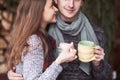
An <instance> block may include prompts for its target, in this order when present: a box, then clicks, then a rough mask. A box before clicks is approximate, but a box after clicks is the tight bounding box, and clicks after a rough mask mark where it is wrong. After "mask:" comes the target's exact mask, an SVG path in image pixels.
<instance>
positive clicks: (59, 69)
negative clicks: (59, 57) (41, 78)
mask: <svg viewBox="0 0 120 80" xmlns="http://www.w3.org/2000/svg"><path fill="white" fill-rule="evenodd" d="M51 67H54V69H55V70H56V71H57V72H59V73H60V72H61V71H62V70H63V68H62V66H61V65H59V64H57V63H56V62H55V61H54V62H53V63H52V65H51Z"/></svg>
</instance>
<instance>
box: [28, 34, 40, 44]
mask: <svg viewBox="0 0 120 80" xmlns="http://www.w3.org/2000/svg"><path fill="white" fill-rule="evenodd" d="M41 42H42V41H41V38H40V37H39V36H38V35H37V34H32V35H31V36H30V37H29V38H28V40H27V44H28V45H29V46H35V45H38V44H41Z"/></svg>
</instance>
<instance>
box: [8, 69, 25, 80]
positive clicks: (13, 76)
mask: <svg viewBox="0 0 120 80" xmlns="http://www.w3.org/2000/svg"><path fill="white" fill-rule="evenodd" d="M14 69H15V67H14ZM14 69H13V70H10V71H8V73H7V76H8V79H9V80H24V79H23V77H22V75H21V74H17V73H15V72H14Z"/></svg>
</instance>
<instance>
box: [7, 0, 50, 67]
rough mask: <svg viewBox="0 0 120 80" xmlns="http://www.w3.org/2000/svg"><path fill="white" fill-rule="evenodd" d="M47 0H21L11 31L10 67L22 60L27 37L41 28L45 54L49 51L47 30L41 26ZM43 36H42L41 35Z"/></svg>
mask: <svg viewBox="0 0 120 80" xmlns="http://www.w3.org/2000/svg"><path fill="white" fill-rule="evenodd" d="M45 3H46V0H20V3H19V5H18V8H17V14H16V18H15V22H14V24H13V31H12V33H11V41H10V44H9V47H8V52H9V54H10V55H9V59H8V69H12V68H13V66H15V65H16V64H18V63H19V62H21V53H22V51H23V49H24V48H25V46H27V43H26V41H27V39H28V37H29V36H30V35H32V34H33V33H35V32H36V31H37V30H39V31H40V32H41V33H42V35H44V36H43V38H41V39H42V41H43V44H44V46H45V49H44V52H45V54H46V53H47V52H48V47H47V43H46V41H45V36H46V34H45V31H44V30H43V29H42V28H41V27H40V25H41V19H42V12H43V10H44V6H45ZM41 37H42V36H41Z"/></svg>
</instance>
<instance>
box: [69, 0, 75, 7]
mask: <svg viewBox="0 0 120 80" xmlns="http://www.w3.org/2000/svg"><path fill="white" fill-rule="evenodd" d="M69 1H70V2H69V7H71V8H73V7H74V0H69Z"/></svg>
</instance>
